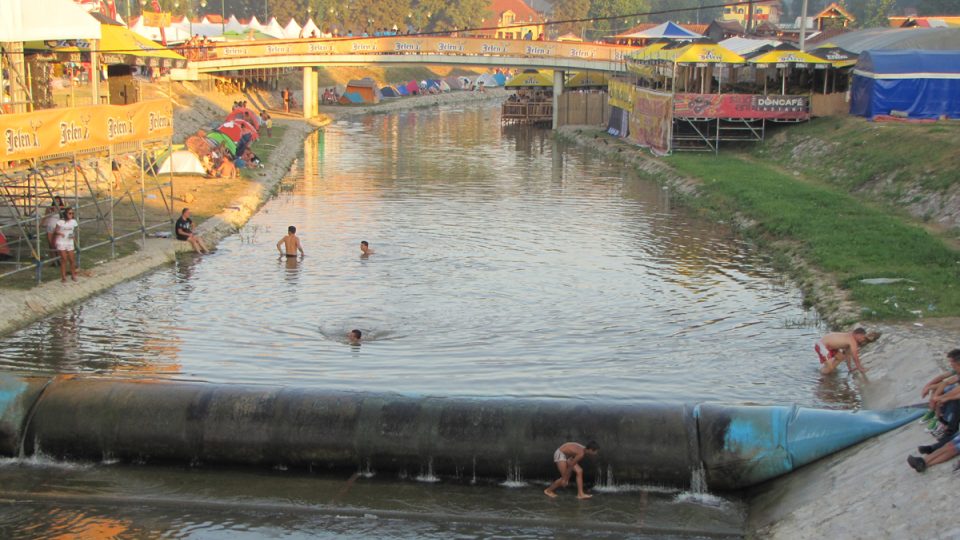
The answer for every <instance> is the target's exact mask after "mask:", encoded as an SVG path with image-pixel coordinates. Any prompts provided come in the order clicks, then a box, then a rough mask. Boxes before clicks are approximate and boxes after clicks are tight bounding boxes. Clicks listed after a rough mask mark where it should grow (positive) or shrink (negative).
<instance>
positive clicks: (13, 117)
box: [0, 99, 173, 161]
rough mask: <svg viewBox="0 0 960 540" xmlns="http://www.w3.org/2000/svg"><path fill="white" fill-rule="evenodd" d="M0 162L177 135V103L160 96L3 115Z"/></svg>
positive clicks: (0, 127)
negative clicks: (127, 101)
mask: <svg viewBox="0 0 960 540" xmlns="http://www.w3.org/2000/svg"><path fill="white" fill-rule="evenodd" d="M0 132H2V136H3V138H2V140H0V161H11V160H19V159H31V158H39V157H43V156H52V155H56V154H65V153H72V152H84V151H88V150H93V149H96V148H103V147H107V146H110V145H113V144H119V143H127V142H136V141H143V140H155V139H161V138H164V137H170V136H172V135H173V106H172V105H171V104H170V101H168V100H165V99H158V100H152V101H144V102H141V103H135V104H133V105H95V106H92V107H73V108H65V109H49V110H43V111H36V112H31V113H21V114H5V115H3V116H0Z"/></svg>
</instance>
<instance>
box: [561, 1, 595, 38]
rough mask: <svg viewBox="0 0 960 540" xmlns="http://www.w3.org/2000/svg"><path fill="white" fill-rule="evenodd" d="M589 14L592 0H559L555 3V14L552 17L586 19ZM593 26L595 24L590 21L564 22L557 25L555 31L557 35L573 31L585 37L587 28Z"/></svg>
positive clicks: (564, 19)
mask: <svg viewBox="0 0 960 540" xmlns="http://www.w3.org/2000/svg"><path fill="white" fill-rule="evenodd" d="M589 14H590V0H557V1H556V2H555V3H554V4H553V16H552V17H551V19H552V20H554V21H567V20H573V19H585V18H587V17H588V16H589ZM592 26H593V25H592V24H591V23H590V22H589V21H586V22H579V23H564V24H559V25H557V26H555V27H554V31H555V32H556V34H557V35H560V34H565V33H567V32H573V33H574V34H576V35H578V36H580V37H583V36H584V35H585V34H586V30H587V28H591V27H592Z"/></svg>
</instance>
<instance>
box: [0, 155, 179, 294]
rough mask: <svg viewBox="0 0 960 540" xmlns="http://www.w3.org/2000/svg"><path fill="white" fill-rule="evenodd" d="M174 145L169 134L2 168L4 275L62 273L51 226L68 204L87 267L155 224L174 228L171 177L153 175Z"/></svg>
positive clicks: (39, 277)
mask: <svg viewBox="0 0 960 540" xmlns="http://www.w3.org/2000/svg"><path fill="white" fill-rule="evenodd" d="M170 151H172V148H171V140H170V138H169V137H167V138H164V139H158V140H148V141H136V142H128V143H120V144H116V145H113V146H111V147H108V148H101V149H98V150H94V151H88V152H84V153H70V154H60V155H53V156H45V157H43V158H41V159H35V160H29V161H25V162H22V163H21V164H19V165H18V166H13V167H9V168H0V233H2V237H3V238H0V279H3V280H7V281H9V280H10V279H12V278H13V276H17V275H24V274H26V273H28V272H33V274H34V277H33V279H34V280H35V281H36V283H40V282H42V281H43V280H44V279H50V278H51V277H52V276H53V274H51V272H58V271H57V270H54V269H53V268H54V265H55V264H56V261H57V260H58V259H59V256H58V253H57V252H56V251H55V250H54V249H53V247H52V246H51V243H50V242H49V241H48V234H47V227H46V225H47V223H48V221H47V220H56V219H58V218H59V217H61V213H62V210H63V208H65V207H70V208H73V209H74V211H75V214H76V220H77V222H78V226H77V229H76V232H75V236H76V250H77V262H78V265H79V264H80V263H81V259H85V260H86V263H87V264H86V266H87V268H89V266H90V264H91V259H96V260H95V261H94V262H99V261H103V260H108V259H113V258H115V257H117V256H118V255H121V254H123V253H124V252H126V251H127V250H128V249H131V248H134V246H133V243H135V240H132V239H135V238H136V237H138V236H139V241H140V247H142V246H143V245H144V244H145V242H146V238H147V235H148V233H149V232H150V231H153V230H155V229H158V228H163V229H166V230H167V231H170V229H169V227H170V226H171V223H172V222H173V216H174V208H173V176H172V174H171V175H164V176H158V175H157V174H156V171H157V169H158V167H159V161H158V158H159V157H160V155H161V154H162V153H169V152H170ZM114 163H116V164H119V165H120V170H119V171H116V172H114V170H113V167H112V165H113V164H114ZM131 170H132V171H133V172H134V174H133V175H130V171H131ZM124 177H126V178H124ZM45 270H47V272H46V273H45Z"/></svg>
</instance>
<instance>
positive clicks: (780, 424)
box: [0, 375, 922, 490]
mask: <svg viewBox="0 0 960 540" xmlns="http://www.w3.org/2000/svg"><path fill="white" fill-rule="evenodd" d="M921 414H922V411H920V410H918V409H909V408H903V409H894V410H889V411H856V412H851V411H836V410H819V409H807V408H801V407H795V406H740V405H725V404H720V403H699V404H698V403H681V402H677V403H666V402H648V403H644V402H639V403H636V402H634V403H628V404H621V403H616V402H602V401H575V400H547V399H515V398H511V399H492V398H491V399H468V398H444V397H421V396H404V395H398V394H370V393H350V392H331V391H322V390H317V389H298V388H289V387H272V386H237V385H212V384H204V383H191V382H177V381H157V380H151V381H144V380H123V379H96V378H62V379H61V378H57V379H45V378H21V377H16V376H11V375H5V376H0V454H4V455H7V456H17V455H23V456H29V455H32V454H37V453H42V454H44V455H47V456H51V457H55V458H61V459H80V460H102V459H108V458H109V459H123V460H130V461H137V462H148V463H149V462H156V463H165V462H166V463H170V462H174V463H194V464H197V463H200V464H209V465H219V464H241V465H251V466H264V467H275V466H286V467H303V468H310V469H311V470H325V469H330V470H354V471H356V470H361V469H363V470H374V471H378V472H389V471H396V472H406V473H407V474H410V475H418V474H427V473H430V474H434V475H437V476H449V477H461V478H472V477H479V478H490V479H503V478H506V477H507V476H508V475H510V474H513V473H515V472H516V471H519V473H520V474H521V475H522V476H523V477H524V478H529V479H533V478H538V479H551V478H553V477H554V476H555V475H556V468H555V466H554V464H553V460H552V455H553V452H554V450H556V448H557V447H558V446H559V445H560V444H562V443H563V442H566V441H580V442H586V441H587V440H590V439H593V440H596V441H597V442H598V443H599V444H600V447H601V450H600V453H599V455H598V456H596V457H594V458H590V460H589V461H587V462H586V463H585V466H584V469H585V471H586V472H587V474H588V476H589V475H591V474H595V473H596V472H598V471H608V470H609V471H612V472H613V474H614V477H615V478H616V480H617V481H618V482H630V483H640V484H654V485H669V486H676V487H680V488H685V487H688V486H689V484H690V480H691V476H692V474H693V473H694V471H697V470H702V471H704V473H705V476H706V480H707V484H708V486H709V488H710V489H711V490H733V489H739V488H743V487H748V486H751V485H755V484H758V483H761V482H764V481H766V480H769V479H771V478H775V477H777V476H780V475H782V474H786V473H788V472H790V471H792V470H793V469H795V468H797V467H800V466H803V465H805V464H807V463H810V462H812V461H815V460H817V459H819V458H821V457H823V456H826V455H829V454H831V453H834V452H836V451H838V450H841V449H843V448H846V447H848V446H851V445H853V444H856V443H858V442H860V441H863V440H865V439H868V438H870V437H873V436H875V435H878V434H880V433H884V432H886V431H889V430H891V429H894V428H896V427H899V426H901V425H903V424H905V423H907V422H909V421H911V420H913V419H916V418H918V417H919V416H920V415H921Z"/></svg>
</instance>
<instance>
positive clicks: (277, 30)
mask: <svg viewBox="0 0 960 540" xmlns="http://www.w3.org/2000/svg"><path fill="white" fill-rule="evenodd" d="M261 32H263V33H264V34H266V35H268V36H273V37H275V38H277V39H283V27H282V26H280V23H278V22H277V18H276V17H271V18H270V22H268V23H267V24H266V25H265V26H264V27H263V30H261Z"/></svg>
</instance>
